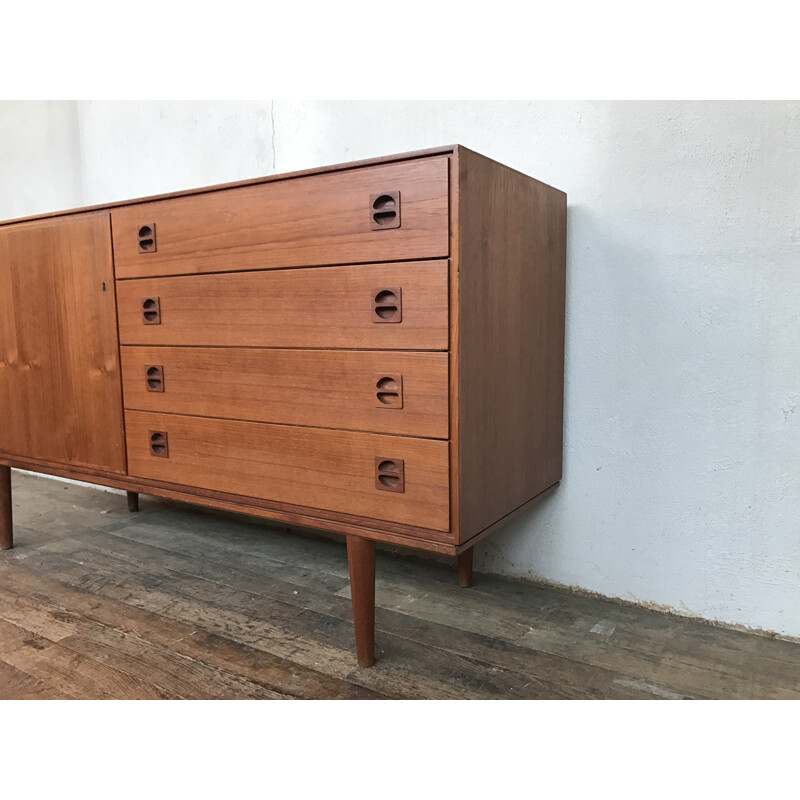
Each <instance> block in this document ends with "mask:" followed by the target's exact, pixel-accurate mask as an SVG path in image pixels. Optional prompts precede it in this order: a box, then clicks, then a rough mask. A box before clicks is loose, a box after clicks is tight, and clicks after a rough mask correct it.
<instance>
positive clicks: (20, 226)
mask: <svg viewBox="0 0 800 800" xmlns="http://www.w3.org/2000/svg"><path fill="white" fill-rule="evenodd" d="M565 261H566V195H565V194H564V193H563V192H561V191H559V190H557V189H554V188H552V187H550V186H547V185H545V184H543V183H541V182H539V181H536V180H534V179H532V178H529V177H527V176H525V175H523V174H521V173H520V172H517V171H515V170H513V169H510V168H508V167H505V166H502V165H501V164H498V163H496V162H495V161H492V160H490V159H487V158H485V157H484V156H481V155H478V154H477V153H474V152H472V151H470V150H468V149H466V148H464V147H461V146H452V147H443V148H437V149H432V150H426V151H420V152H414V153H406V154H402V155H396V156H389V157H386V158H379V159H373V160H369V161H360V162H356V163H351V164H343V165H338V166H334V167H326V168H322V169H312V170H307V171H304V172H295V173H291V174H287V175H276V176H270V177H265V178H259V179H256V180H251V181H244V182H240V183H235V184H226V185H223V186H212V187H209V188H204V189H193V190H190V191H186V192H179V193H175V194H169V195H162V196H158V197H152V198H145V199H140V200H131V201H126V202H120V203H112V204H109V205H105V206H102V207H91V208H85V209H77V210H71V211H64V212H59V213H54V214H47V215H43V216H39V217H29V218H26V219H23V220H14V221H10V222H4V223H0V547H2V549H8V548H10V547H11V546H12V542H13V539H12V519H11V477H10V468H11V467H17V468H23V469H28V470H34V471H36V472H42V473H48V474H51V475H57V476H62V477H67V478H74V479H78V480H81V481H88V482H91V483H96V484H102V485H106V486H111V487H116V488H120V489H125V490H127V491H128V502H129V505H130V507H131V510H136V508H137V503H138V494H137V493H139V492H143V493H148V494H152V495H159V496H162V497H168V498H173V499H177V500H184V501H188V502H191V503H196V504H201V505H206V506H213V507H215V508H221V509H226V510H231V511H239V512H245V513H247V514H254V515H258V516H261V517H266V518H268V519H273V520H280V521H282V522H284V523H288V524H290V525H291V524H295V525H301V526H305V527H312V528H317V529H323V530H326V531H333V532H336V533H340V534H344V535H345V536H346V539H347V553H348V559H349V564H350V583H351V593H352V602H353V616H354V621H355V634H356V636H355V638H356V652H357V657H358V663H359V664H360V665H362V666H369V665H371V664H372V663H373V661H374V608H375V542H376V541H379V542H388V543H390V544H392V545H400V546H403V547H410V548H416V549H418V550H428V551H433V552H436V553H443V554H449V555H452V556H456V557H457V564H458V579H459V583H460V584H461V585H463V586H469V585H470V582H471V573H472V552H473V550H472V548H473V546H474V545H475V543H476V542H477V541H478V540H479V539H481V538H482V537H483V536H485V535H486V534H488V533H490V532H491V531H492V530H494V529H496V528H498V527H499V526H501V525H502V524H504V523H505V522H506V521H507V520H508V519H510V518H511V517H512V516H514V515H515V514H517V513H518V512H520V511H521V510H523V509H525V508H527V507H528V506H530V505H531V504H533V503H536V502H537V501H539V500H540V499H541V498H542V497H544V496H545V495H546V494H547V493H548V492H550V491H552V489H553V488H554V487H555V486H556V485H557V484H558V482H559V480H560V479H561V456H562V406H563V380H564V295H565Z"/></svg>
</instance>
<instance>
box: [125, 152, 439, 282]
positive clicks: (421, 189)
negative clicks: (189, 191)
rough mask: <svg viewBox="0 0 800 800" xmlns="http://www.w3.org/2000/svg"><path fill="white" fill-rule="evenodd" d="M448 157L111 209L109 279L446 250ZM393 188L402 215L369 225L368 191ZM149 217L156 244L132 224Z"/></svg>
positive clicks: (436, 253)
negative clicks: (142, 239)
mask: <svg viewBox="0 0 800 800" xmlns="http://www.w3.org/2000/svg"><path fill="white" fill-rule="evenodd" d="M448 163H449V162H448V158H447V157H446V156H440V157H435V158H430V159H419V160H415V161H410V162H407V163H402V164H385V165H379V166H372V167H364V168H362V169H352V170H347V171H343V172H336V173H329V174H325V175H313V176H307V177H301V178H296V179H294V180H291V181H279V182H275V183H265V184H262V185H259V186H250V187H240V188H238V189H232V190H223V191H217V192H213V193H209V194H199V195H194V196H191V197H180V198H174V199H170V200H161V201H157V202H155V203H144V204H141V205H135V206H127V207H125V208H119V209H115V210H113V211H112V214H111V216H112V227H113V231H114V234H113V235H114V260H115V264H116V269H117V277H118V278H135V277H147V276H156V275H174V274H194V273H200V272H228V271H239V270H245V269H271V268H275V267H299V266H312V265H323V264H354V263H363V262H370V261H393V260H399V259H404V260H408V259H419V258H441V257H446V256H447V255H448V206H447V197H448V192H447V180H448ZM389 191H399V192H400V203H401V207H402V224H401V226H400V227H399V228H395V229H390V230H377V231H376V230H373V229H372V224H371V223H372V214H371V209H370V195H372V194H376V193H381V192H389ZM152 224H155V226H156V230H157V250H156V251H155V252H149V253H141V252H139V248H138V236H137V232H138V230H139V229H140V227H142V226H145V225H152Z"/></svg>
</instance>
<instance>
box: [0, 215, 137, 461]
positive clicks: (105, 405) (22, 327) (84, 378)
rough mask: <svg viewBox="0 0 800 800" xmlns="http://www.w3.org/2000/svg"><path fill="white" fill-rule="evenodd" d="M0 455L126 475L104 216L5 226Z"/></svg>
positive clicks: (1, 245)
mask: <svg viewBox="0 0 800 800" xmlns="http://www.w3.org/2000/svg"><path fill="white" fill-rule="evenodd" d="M0 420H2V423H1V424H0V452H3V453H7V454H13V455H17V456H23V457H28V458H41V459H45V460H49V461H55V462H60V463H63V464H76V465H81V466H86V467H96V468H100V469H104V470H108V471H110V472H124V471H125V450H124V441H123V434H122V396H121V391H120V373H119V349H118V343H117V324H116V316H115V303H114V272H113V266H112V261H111V241H110V235H109V223H108V214H107V213H97V214H87V215H83V216H76V217H71V218H69V219H65V220H53V221H48V222H38V223H27V224H20V225H14V226H9V227H6V228H2V229H0Z"/></svg>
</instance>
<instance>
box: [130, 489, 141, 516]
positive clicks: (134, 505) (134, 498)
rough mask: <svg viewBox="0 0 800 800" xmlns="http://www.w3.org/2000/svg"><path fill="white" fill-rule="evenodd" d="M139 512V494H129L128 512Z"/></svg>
mask: <svg viewBox="0 0 800 800" xmlns="http://www.w3.org/2000/svg"><path fill="white" fill-rule="evenodd" d="M138 510H139V492H128V511H138Z"/></svg>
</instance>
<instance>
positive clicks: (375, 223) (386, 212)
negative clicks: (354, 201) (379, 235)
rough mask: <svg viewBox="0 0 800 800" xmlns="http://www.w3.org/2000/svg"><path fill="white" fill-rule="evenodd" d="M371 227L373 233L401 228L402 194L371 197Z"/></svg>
mask: <svg viewBox="0 0 800 800" xmlns="http://www.w3.org/2000/svg"><path fill="white" fill-rule="evenodd" d="M369 213H370V226H371V228H372V230H373V231H383V230H387V229H390V228H399V227H400V192H381V193H380V194H371V195H370V196H369Z"/></svg>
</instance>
